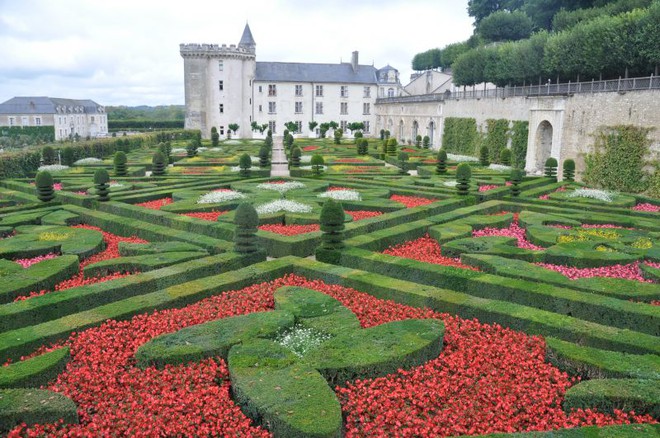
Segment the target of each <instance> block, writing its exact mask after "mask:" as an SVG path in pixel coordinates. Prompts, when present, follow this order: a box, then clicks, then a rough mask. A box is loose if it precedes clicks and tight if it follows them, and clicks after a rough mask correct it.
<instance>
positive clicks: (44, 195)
mask: <svg viewBox="0 0 660 438" xmlns="http://www.w3.org/2000/svg"><path fill="white" fill-rule="evenodd" d="M34 183H35V186H36V187H37V198H39V200H40V201H43V202H48V201H52V200H53V199H54V198H55V189H54V188H53V176H52V175H51V174H50V172H47V171H43V172H39V173H37V177H36V178H35V182H34Z"/></svg>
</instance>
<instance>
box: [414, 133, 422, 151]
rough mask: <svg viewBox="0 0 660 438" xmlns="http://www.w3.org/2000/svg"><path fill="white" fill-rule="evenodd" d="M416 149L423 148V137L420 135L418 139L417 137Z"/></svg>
mask: <svg viewBox="0 0 660 438" xmlns="http://www.w3.org/2000/svg"><path fill="white" fill-rule="evenodd" d="M415 147H417V148H420V147H422V136H421V135H419V134H417V137H415Z"/></svg>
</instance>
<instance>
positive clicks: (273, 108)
mask: <svg viewBox="0 0 660 438" xmlns="http://www.w3.org/2000/svg"><path fill="white" fill-rule="evenodd" d="M276 112H277V107H276V106H275V102H268V114H275V113H276Z"/></svg>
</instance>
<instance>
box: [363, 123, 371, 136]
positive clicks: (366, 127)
mask: <svg viewBox="0 0 660 438" xmlns="http://www.w3.org/2000/svg"><path fill="white" fill-rule="evenodd" d="M362 123H364V132H365V133H366V134H368V133H370V132H371V129H370V128H369V120H365V121H364V122H362Z"/></svg>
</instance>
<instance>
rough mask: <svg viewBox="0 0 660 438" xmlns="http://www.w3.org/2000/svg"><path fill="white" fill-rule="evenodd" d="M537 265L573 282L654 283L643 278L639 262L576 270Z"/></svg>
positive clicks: (551, 265) (546, 264) (548, 264)
mask: <svg viewBox="0 0 660 438" xmlns="http://www.w3.org/2000/svg"><path fill="white" fill-rule="evenodd" d="M537 265H538V266H543V267H544V268H546V269H551V270H553V271H556V272H559V273H560V274H562V275H563V276H565V277H568V278H570V279H571V280H576V279H578V278H591V277H610V278H623V279H624V280H634V281H639V282H642V283H653V281H652V280H648V279H646V278H644V277H643V276H642V271H641V269H639V262H633V263H629V264H627V265H612V266H601V267H599V268H574V267H571V266H562V265H553V264H550V263H537ZM649 265H650V263H649Z"/></svg>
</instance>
